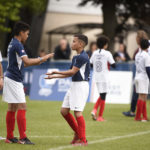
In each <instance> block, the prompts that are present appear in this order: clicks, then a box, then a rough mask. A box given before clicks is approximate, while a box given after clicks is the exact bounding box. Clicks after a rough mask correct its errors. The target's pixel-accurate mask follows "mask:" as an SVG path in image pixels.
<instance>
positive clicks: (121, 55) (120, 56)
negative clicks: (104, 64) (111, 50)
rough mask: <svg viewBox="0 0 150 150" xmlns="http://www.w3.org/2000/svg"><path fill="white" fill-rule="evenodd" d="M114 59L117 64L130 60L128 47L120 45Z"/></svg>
mask: <svg viewBox="0 0 150 150" xmlns="http://www.w3.org/2000/svg"><path fill="white" fill-rule="evenodd" d="M114 59H115V61H116V62H126V61H129V60H130V56H129V55H128V53H127V51H126V46H125V45H124V44H123V43H120V45H119V50H118V51H117V52H116V53H115V54H114Z"/></svg>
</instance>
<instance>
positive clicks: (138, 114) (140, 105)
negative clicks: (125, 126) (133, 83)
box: [135, 99, 144, 120]
mask: <svg viewBox="0 0 150 150" xmlns="http://www.w3.org/2000/svg"><path fill="white" fill-rule="evenodd" d="M143 104H144V101H143V100H140V99H138V101H137V111H136V116H135V120H141V114H142V112H143Z"/></svg>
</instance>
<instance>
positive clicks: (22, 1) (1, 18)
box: [0, 0, 47, 32]
mask: <svg viewBox="0 0 150 150" xmlns="http://www.w3.org/2000/svg"><path fill="white" fill-rule="evenodd" d="M46 4H47V0H0V31H4V32H10V31H11V29H10V28H7V27H6V22H7V20H11V21H18V20H20V16H19V13H20V11H21V9H22V8H28V10H29V11H30V12H31V14H40V13H42V12H44V11H45V10H46Z"/></svg>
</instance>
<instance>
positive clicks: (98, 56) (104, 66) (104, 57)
mask: <svg viewBox="0 0 150 150" xmlns="http://www.w3.org/2000/svg"><path fill="white" fill-rule="evenodd" d="M108 42H109V39H108V38H107V37H106V36H100V37H99V38H98V39H97V46H98V48H99V49H98V50H96V51H95V52H94V53H93V55H92V57H91V59H90V63H91V64H93V73H94V79H95V82H96V85H97V89H98V92H99V94H100V97H99V98H98V100H97V102H96V104H95V106H94V109H93V111H92V112H91V114H92V117H93V119H94V120H97V121H104V118H103V112H104V108H105V99H106V94H107V92H108V87H109V84H108V82H109V69H108V64H110V65H111V66H112V67H115V61H114V59H113V56H112V54H111V53H110V52H109V51H107V50H106V49H107V47H108ZM98 107H100V110H99V115H98V117H97V116H96V113H97V109H98Z"/></svg>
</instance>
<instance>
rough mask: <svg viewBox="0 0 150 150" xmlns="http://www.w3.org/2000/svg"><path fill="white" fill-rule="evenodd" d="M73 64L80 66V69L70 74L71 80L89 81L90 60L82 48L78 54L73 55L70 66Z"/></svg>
mask: <svg viewBox="0 0 150 150" xmlns="http://www.w3.org/2000/svg"><path fill="white" fill-rule="evenodd" d="M73 66H75V67H77V68H80V70H79V71H78V72H77V73H76V74H75V75H73V76H72V81H89V74H90V61H89V58H88V55H87V53H86V52H85V51H84V50H83V51H82V52H81V53H80V54H79V55H76V56H74V57H73V59H72V64H71V67H70V68H72V67H73Z"/></svg>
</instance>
